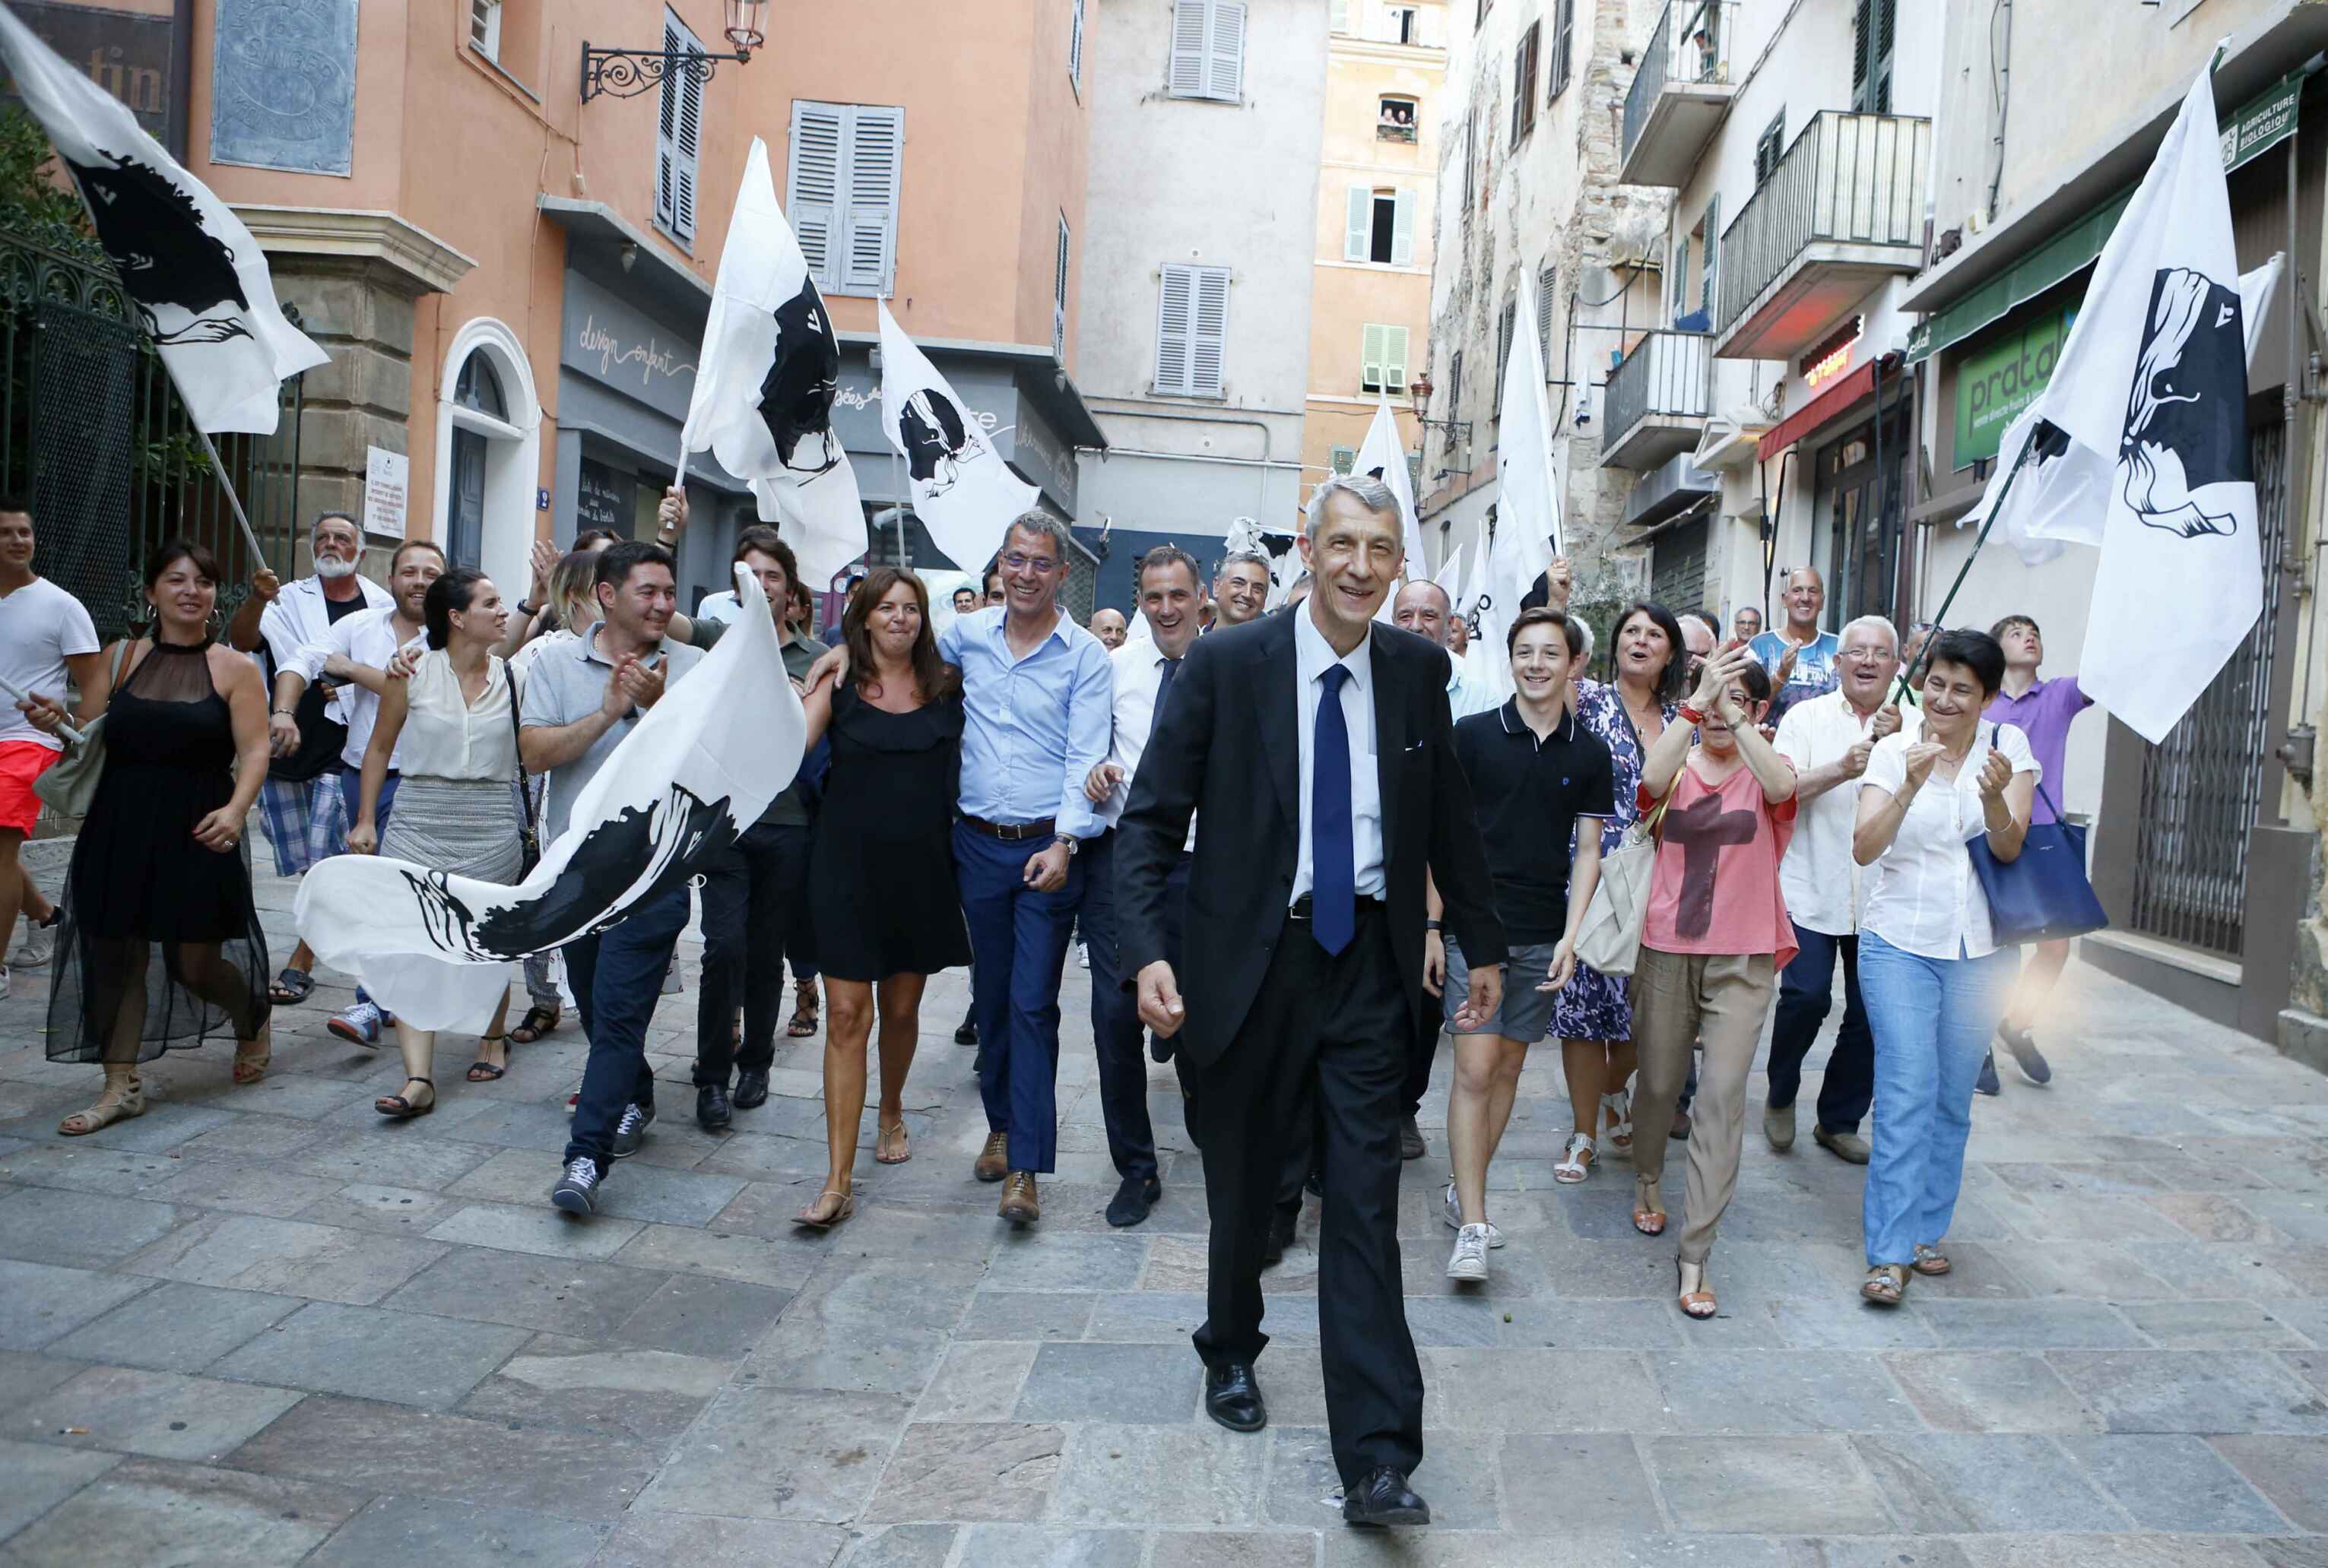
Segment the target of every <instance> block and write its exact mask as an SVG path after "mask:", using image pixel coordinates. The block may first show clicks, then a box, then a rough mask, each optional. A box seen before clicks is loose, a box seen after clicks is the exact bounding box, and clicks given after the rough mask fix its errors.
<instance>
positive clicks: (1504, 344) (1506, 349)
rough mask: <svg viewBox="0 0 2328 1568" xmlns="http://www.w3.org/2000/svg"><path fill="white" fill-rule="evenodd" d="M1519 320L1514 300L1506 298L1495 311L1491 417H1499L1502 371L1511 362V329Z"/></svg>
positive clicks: (1502, 397)
mask: <svg viewBox="0 0 2328 1568" xmlns="http://www.w3.org/2000/svg"><path fill="white" fill-rule="evenodd" d="M1518 320H1519V307H1518V304H1517V303H1516V302H1515V301H1512V300H1506V301H1505V302H1504V308H1503V309H1502V310H1500V311H1497V313H1496V409H1495V413H1494V414H1493V415H1491V417H1500V416H1501V415H1502V412H1503V406H1504V371H1505V370H1506V369H1507V368H1508V367H1509V366H1510V364H1511V362H1512V329H1513V326H1514V324H1515V323H1516V322H1518Z"/></svg>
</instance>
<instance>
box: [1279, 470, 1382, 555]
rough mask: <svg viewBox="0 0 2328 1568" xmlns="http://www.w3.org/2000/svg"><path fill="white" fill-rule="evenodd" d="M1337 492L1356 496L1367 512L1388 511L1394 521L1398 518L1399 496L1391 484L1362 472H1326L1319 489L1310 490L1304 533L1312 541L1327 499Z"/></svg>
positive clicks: (1324, 512) (1321, 518)
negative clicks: (1326, 474)
mask: <svg viewBox="0 0 2328 1568" xmlns="http://www.w3.org/2000/svg"><path fill="white" fill-rule="evenodd" d="M1337 492H1342V493H1347V494H1349V495H1352V496H1356V498H1357V500H1358V504H1359V505H1360V506H1362V507H1364V508H1366V510H1368V511H1370V512H1388V513H1389V514H1390V516H1391V519H1392V520H1393V521H1394V522H1395V521H1398V520H1399V518H1398V496H1397V494H1396V493H1395V492H1394V491H1393V490H1392V489H1391V488H1390V486H1388V485H1386V484H1385V483H1383V481H1380V480H1378V479H1369V478H1367V477H1366V476H1365V475H1363V474H1347V473H1337V474H1328V476H1327V477H1326V478H1325V480H1324V481H1321V482H1320V483H1319V486H1318V488H1317V489H1316V490H1311V491H1310V492H1309V509H1308V512H1307V514H1306V516H1307V519H1308V520H1307V521H1306V522H1305V523H1304V524H1303V532H1305V533H1307V534H1308V535H1309V537H1310V538H1311V539H1312V540H1315V539H1316V538H1317V537H1318V525H1319V523H1320V522H1321V521H1323V520H1324V519H1325V516H1326V501H1327V499H1328V498H1329V497H1331V496H1333V495H1335V494H1336V493H1337Z"/></svg>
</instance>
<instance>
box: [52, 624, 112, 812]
mask: <svg viewBox="0 0 2328 1568" xmlns="http://www.w3.org/2000/svg"><path fill="white" fill-rule="evenodd" d="M128 656H129V639H127V638H126V637H125V638H123V639H121V640H120V641H119V642H117V643H115V644H114V645H113V667H112V668H111V669H110V670H108V672H107V674H106V686H105V690H106V695H107V696H108V698H110V696H111V695H112V694H113V693H114V692H115V691H117V690H118V689H119V688H120V686H121V664H122V661H123V660H124V659H125V658H127V657H128ZM104 777H105V715H104V714H99V715H98V716H97V718H96V719H95V720H94V721H92V722H91V723H87V724H84V725H82V726H81V732H80V740H78V741H70V742H66V744H65V754H64V755H63V756H61V757H60V758H58V759H57V760H56V761H53V762H52V763H50V764H49V766H48V769H47V770H46V771H44V772H43V773H42V775H41V776H40V777H39V778H38V779H33V794H35V795H37V796H39V797H40V798H41V804H42V805H43V806H46V807H48V808H49V809H50V810H52V811H53V812H55V813H56V814H57V815H58V816H59V817H87V816H88V815H89V807H91V806H94V805H96V804H97V784H98V780H99V779H102V778H104Z"/></svg>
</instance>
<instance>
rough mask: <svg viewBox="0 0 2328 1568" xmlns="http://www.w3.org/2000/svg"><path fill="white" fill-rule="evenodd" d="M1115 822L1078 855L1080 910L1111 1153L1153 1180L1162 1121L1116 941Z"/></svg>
mask: <svg viewBox="0 0 2328 1568" xmlns="http://www.w3.org/2000/svg"><path fill="white" fill-rule="evenodd" d="M1115 840H1116V834H1115V830H1114V829H1113V828H1110V829H1109V830H1108V831H1107V832H1105V833H1103V834H1101V835H1099V836H1098V837H1097V838H1094V839H1090V840H1087V841H1086V842H1085V843H1084V847H1083V852H1082V853H1081V854H1078V855H1076V856H1075V858H1076V859H1077V860H1079V861H1081V862H1083V870H1084V898H1083V903H1082V904H1081V906H1080V907H1079V908H1078V909H1077V910H1076V919H1077V923H1078V924H1079V926H1080V927H1081V929H1082V931H1083V938H1084V946H1085V947H1089V948H1090V949H1091V1013H1092V1042H1093V1043H1094V1045H1095V1046H1096V1047H1097V1048H1098V1050H1099V1108H1100V1115H1101V1116H1102V1118H1103V1120H1104V1121H1105V1122H1106V1124H1107V1153H1108V1158H1109V1159H1111V1160H1112V1161H1114V1162H1115V1173H1116V1174H1117V1175H1119V1176H1122V1177H1127V1178H1129V1177H1135V1176H1136V1177H1138V1178H1140V1179H1141V1180H1142V1181H1146V1180H1149V1179H1150V1178H1152V1177H1154V1176H1155V1174H1156V1129H1155V1126H1154V1125H1153V1124H1152V1123H1151V1122H1150V1120H1149V1117H1148V1055H1147V1051H1146V1050H1145V1049H1144V1045H1145V1042H1146V1040H1147V1031H1146V1028H1145V1026H1144V1025H1142V1024H1141V1022H1140V998H1139V997H1138V996H1137V995H1136V994H1134V993H1133V992H1131V991H1130V990H1128V989H1126V987H1125V985H1124V984H1123V983H1124V982H1125V981H1126V980H1128V979H1129V978H1131V976H1129V975H1125V974H1124V973H1123V969H1122V963H1121V961H1120V956H1119V955H1118V953H1117V952H1116V943H1117V942H1118V941H1119V940H1120V939H1121V938H1120V936H1119V934H1118V929H1117V923H1116V908H1115Z"/></svg>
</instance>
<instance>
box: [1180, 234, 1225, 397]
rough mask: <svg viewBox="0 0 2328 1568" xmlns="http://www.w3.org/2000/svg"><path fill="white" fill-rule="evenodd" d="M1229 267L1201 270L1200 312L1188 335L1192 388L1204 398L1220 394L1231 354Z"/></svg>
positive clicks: (1198, 282) (1198, 289) (1189, 369)
mask: <svg viewBox="0 0 2328 1568" xmlns="http://www.w3.org/2000/svg"><path fill="white" fill-rule="evenodd" d="M1228 335H1229V269H1228V268H1226V267H1225V266H1205V267H1198V268H1197V287H1196V311H1195V318H1194V322H1193V325H1192V328H1191V331H1189V334H1188V389H1189V390H1190V391H1192V392H1194V393H1196V394H1197V396H1199V397H1219V396H1220V395H1221V390H1222V387H1223V385H1224V381H1223V375H1222V372H1223V370H1224V369H1225V364H1226V360H1227V357H1228Z"/></svg>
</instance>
